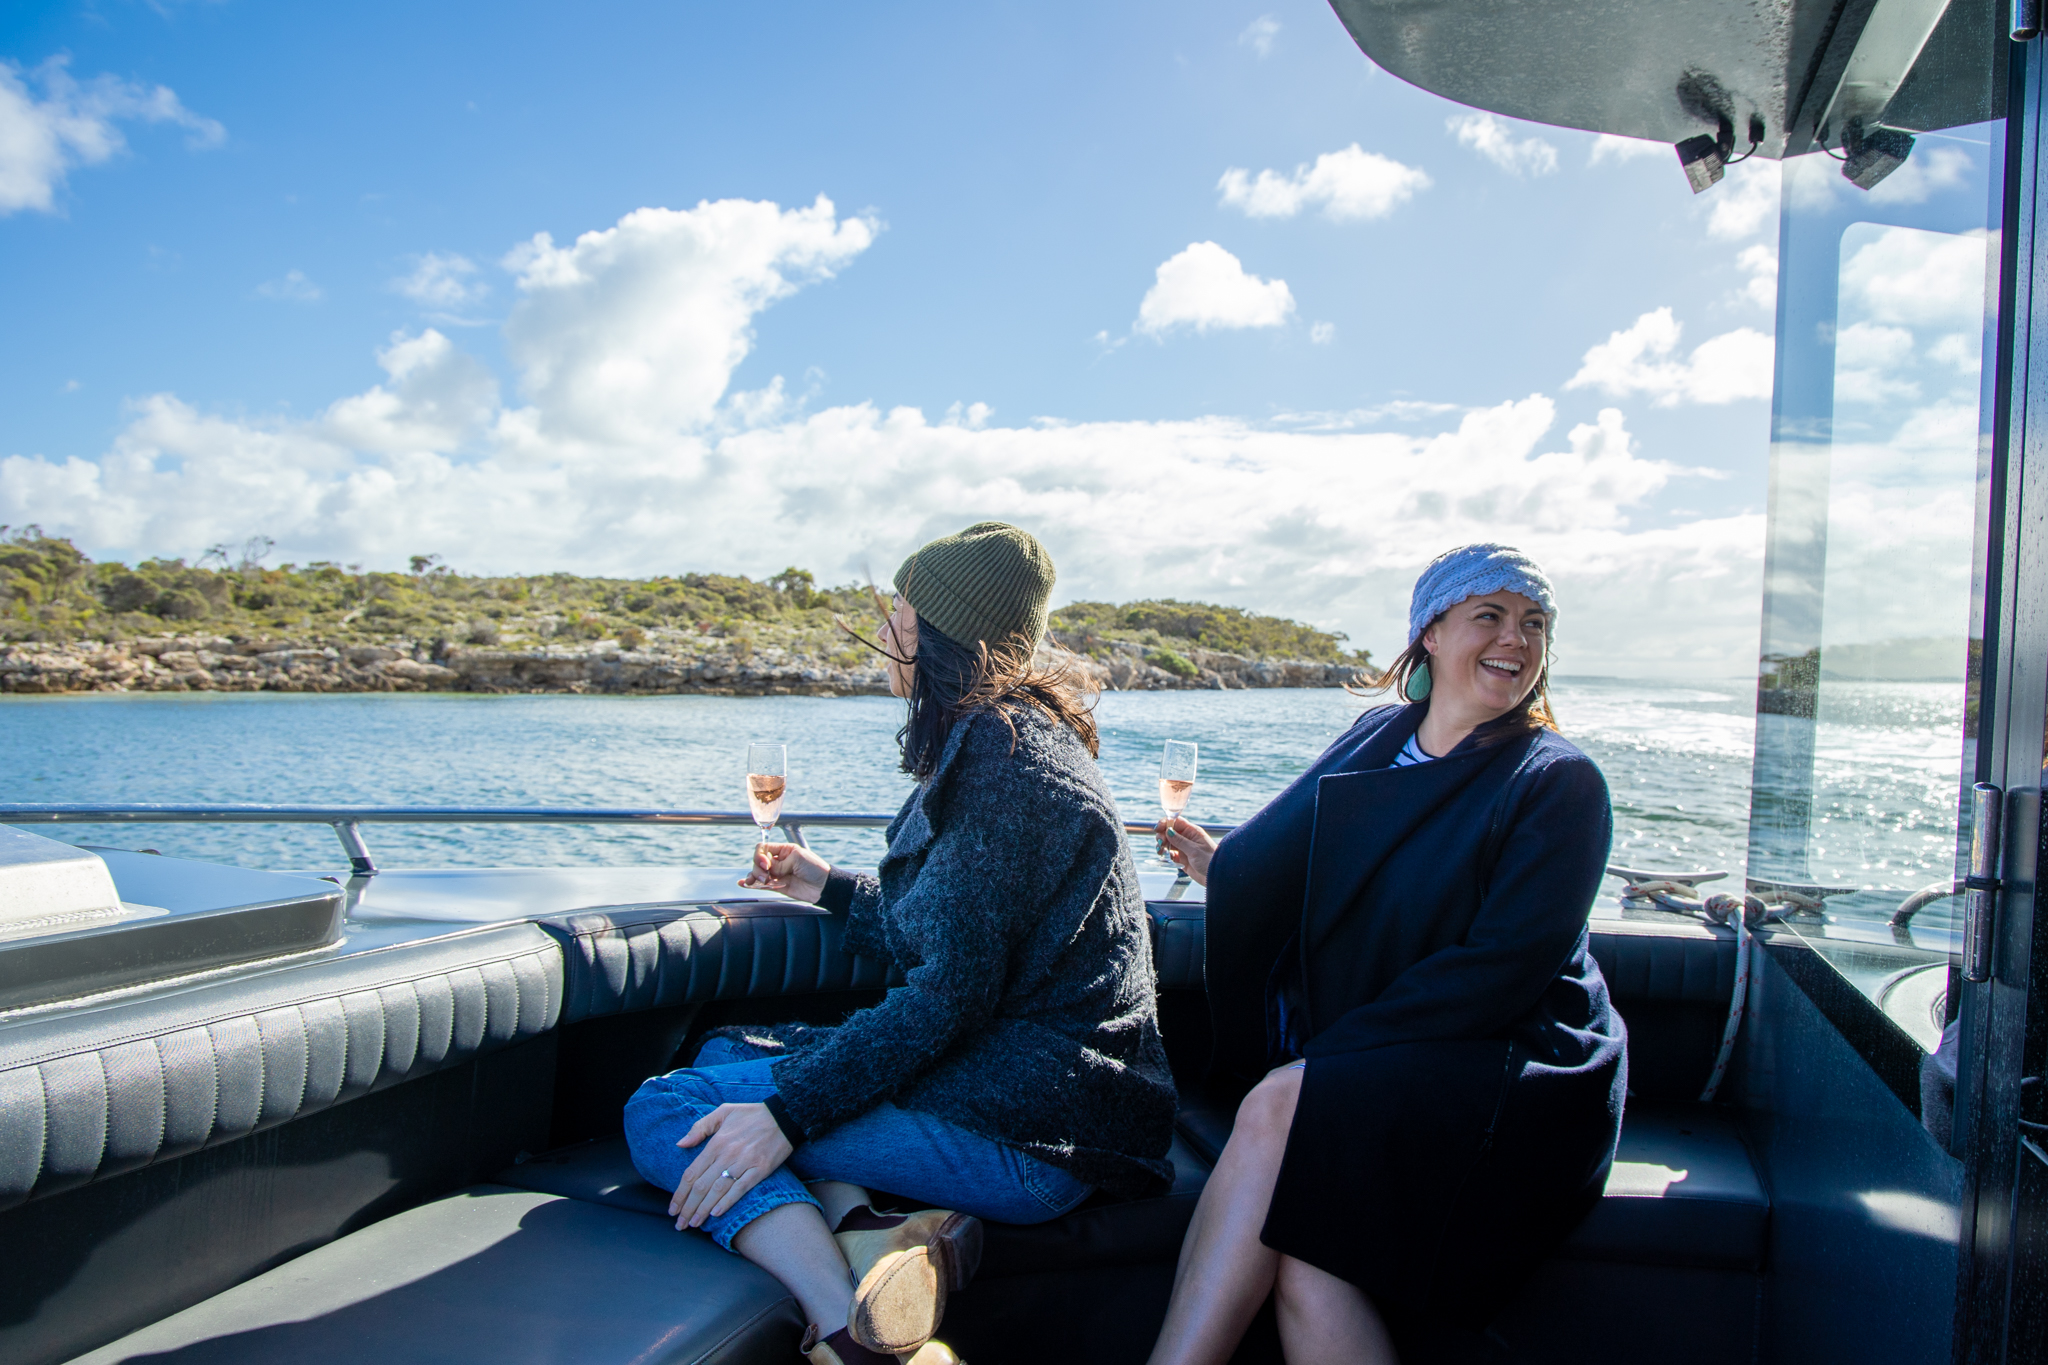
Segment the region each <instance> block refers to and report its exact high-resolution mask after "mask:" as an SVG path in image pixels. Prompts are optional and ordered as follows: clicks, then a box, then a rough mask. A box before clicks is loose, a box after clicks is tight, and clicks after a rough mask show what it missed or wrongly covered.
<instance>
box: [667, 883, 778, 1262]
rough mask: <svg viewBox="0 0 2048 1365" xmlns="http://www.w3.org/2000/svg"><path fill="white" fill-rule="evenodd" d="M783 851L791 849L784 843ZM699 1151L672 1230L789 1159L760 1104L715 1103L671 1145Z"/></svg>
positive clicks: (705, 1215)
mask: <svg viewBox="0 0 2048 1365" xmlns="http://www.w3.org/2000/svg"><path fill="white" fill-rule="evenodd" d="M783 847H785V848H789V847H793V845H788V844H785V845H783ZM699 1143H702V1144H703V1145H704V1150H703V1151H701V1152H699V1153H697V1159H696V1160H695V1161H693V1162H691V1163H690V1169H689V1170H687V1171H684V1172H683V1179H682V1182H681V1183H680V1184H678V1185H677V1186H676V1192H675V1194H674V1195H672V1196H670V1198H669V1201H668V1212H669V1216H670V1217H671V1218H673V1219H675V1220H676V1231H678V1232H680V1231H682V1230H683V1229H684V1228H698V1227H702V1226H704V1223H705V1221H706V1220H707V1219H711V1218H716V1217H718V1216H719V1215H720V1214H722V1213H725V1212H727V1211H728V1210H730V1209H731V1208H732V1206H733V1205H734V1204H737V1203H739V1202H740V1199H741V1198H742V1197H743V1196H744V1195H745V1194H746V1192H747V1191H748V1190H751V1189H753V1188H754V1186H756V1185H758V1184H760V1183H761V1182H762V1181H763V1180H765V1179H767V1178H768V1177H769V1176H771V1175H773V1174H775V1172H776V1171H777V1170H778V1169H780V1168H781V1166H782V1163H783V1162H785V1161H787V1160H789V1154H790V1152H791V1150H793V1149H792V1148H791V1147H790V1145H789V1139H788V1138H786V1137H784V1136H783V1135H782V1129H781V1128H780V1127H779V1126H778V1125H777V1124H776V1122H775V1116H774V1115H773V1114H771V1113H769V1112H768V1106H767V1105H765V1104H721V1105H719V1106H718V1107H717V1108H716V1109H714V1110H712V1111H711V1112H710V1113H708V1114H706V1115H705V1116H704V1117H703V1118H701V1119H698V1120H697V1121H696V1122H695V1123H694V1124H692V1125H691V1126H690V1131H689V1132H687V1133H685V1134H683V1139H682V1141H680V1142H678V1143H677V1144H676V1146H678V1147H682V1148H690V1147H695V1146H696V1145H697V1144H699Z"/></svg>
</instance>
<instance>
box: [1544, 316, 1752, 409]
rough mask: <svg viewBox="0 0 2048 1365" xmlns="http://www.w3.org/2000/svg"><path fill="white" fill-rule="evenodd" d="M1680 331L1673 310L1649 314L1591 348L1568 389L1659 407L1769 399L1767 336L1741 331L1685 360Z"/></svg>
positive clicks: (1702, 346) (1709, 343) (1704, 344)
mask: <svg viewBox="0 0 2048 1365" xmlns="http://www.w3.org/2000/svg"><path fill="white" fill-rule="evenodd" d="M1682 330H1683V328H1682V325H1681V324H1680V323H1679V322H1678V320H1677V319H1676V318H1674V317H1673V316H1672V315H1671V310H1670V309H1669V308H1659V309H1656V310H1655V311H1653V312H1648V313H1645V314H1643V315H1642V316H1641V317H1639V318H1637V319H1636V320H1635V323H1634V325H1632V326H1630V327H1628V328H1627V329H1625V330H1623V331H1619V332H1615V333H1613V334H1612V335H1611V336H1609V337H1608V338H1607V340H1605V341H1603V342H1601V343H1599V344H1598V345H1596V346H1594V347H1592V348H1591V349H1589V350H1588V351H1587V352H1586V354H1585V357H1584V359H1583V361H1582V362H1581V363H1580V365H1579V371H1578V373H1577V374H1574V375H1573V376H1572V377H1571V378H1570V379H1569V380H1568V381H1566V383H1565V387H1566V388H1568V389H1582V388H1595V389H1599V390H1600V391H1601V392H1602V393H1605V394H1607V395H1609V396H1610V397H1614V398H1621V397H1625V396H1627V395H1629V394H1636V393H1642V394H1648V395H1650V396H1651V397H1652V398H1653V399H1654V400H1655V401H1656V404H1657V406H1658V407H1671V406H1673V405H1675V404H1678V403H1733V402H1736V401H1738V400H1740V399H1744V398H1769V397H1770V396H1771V362H1772V359H1773V355H1774V352H1773V350H1772V345H1771V339H1770V338H1769V337H1767V336H1765V335H1764V334H1763V333H1761V332H1758V331H1755V330H1753V329H1751V328H1748V327H1738V328H1736V329H1735V330H1734V331H1732V332H1723V333H1722V334H1721V335H1720V336H1717V337H1710V338H1709V339H1707V340H1706V341H1703V342H1701V343H1700V344H1699V345H1698V346H1697V347H1695V348H1694V349H1693V352H1692V354H1691V355H1690V356H1687V357H1685V358H1683V359H1681V358H1680V357H1679V355H1678V340H1679V335H1680V333H1681V331H1682Z"/></svg>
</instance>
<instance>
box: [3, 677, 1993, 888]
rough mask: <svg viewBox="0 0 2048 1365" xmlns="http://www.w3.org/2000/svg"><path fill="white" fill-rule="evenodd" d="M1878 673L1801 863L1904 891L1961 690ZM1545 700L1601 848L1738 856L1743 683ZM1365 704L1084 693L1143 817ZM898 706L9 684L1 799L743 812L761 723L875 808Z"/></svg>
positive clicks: (1266, 768)
mask: <svg viewBox="0 0 2048 1365" xmlns="http://www.w3.org/2000/svg"><path fill="white" fill-rule="evenodd" d="M1873 686H1879V687H1881V688H1887V689H1890V690H1889V691H1887V693H1886V697H1885V698H1882V699H1867V702H1866V704H1865V705H1864V706H1863V708H1862V710H1861V711H1859V712H1857V713H1855V714H1845V715H1843V716H1842V717H1839V718H1837V717H1830V716H1823V717H1822V721H1823V725H1822V730H1821V734H1820V737H1819V746H1818V749H1819V752H1818V756H1817V773H1818V776H1819V777H1820V778H1821V780H1822V783H1823V790H1824V791H1825V792H1840V793H1841V795H1840V797H1839V799H1838V801H1837V805H1838V806H1839V807H1840V808H1839V809H1834V810H1830V809H1823V810H1821V811H1820V812H1819V813H1818V814H1819V818H1820V819H1821V821H1822V823H1823V825H1824V826H1825V827H1826V828H1827V829H1828V830H1830V831H1832V832H1831V833H1830V834H1829V835H1828V838H1827V839H1826V840H1825V841H1823V842H1822V844H1821V845H1820V846H1821V848H1822V853H1823V861H1825V862H1826V863H1827V866H1825V867H1822V866H1819V865H1816V867H1815V873H1816V875H1817V876H1822V877H1833V878H1838V879H1839V878H1858V879H1860V880H1858V881H1850V882H1847V883H1845V884H1869V885H1875V884H1877V883H1876V882H1875V881H1871V880H1870V879H1871V877H1873V876H1875V877H1876V878H1877V880H1878V881H1882V882H1883V883H1884V884H1886V885H1896V886H1901V887H1905V886H1919V885H1922V884H1924V883H1925V882H1927V881H1930V880H1936V879H1938V878H1940V877H1943V876H1946V875H1948V870H1947V866H1946V864H1945V862H1944V859H1945V857H1946V856H1947V852H1946V850H1947V848H1948V847H1949V846H1950V842H1949V841H1952V832H1953V829H1954V793H1955V790H1956V784H1957V771H1958V768H1957V765H1958V752H1957V747H1956V741H1955V736H1956V733H1957V726H1958V724H1959V718H1960V712H1961V685H1960V684H1884V685H1873ZM1894 694H1896V695H1894ZM1951 694H1953V695H1951ZM1553 696H1554V698H1555V702H1556V708H1557V712H1558V715H1559V718H1560V721H1561V723H1562V724H1563V727H1564V729H1565V732H1566V734H1567V735H1569V736H1570V737H1571V738H1572V739H1573V740H1574V741H1575V742H1576V743H1578V744H1579V745H1580V746H1581V747H1583V748H1584V749H1585V751H1586V752H1587V753H1588V754H1590V755H1591V756H1592V757H1593V758H1594V759H1595V760H1596V761H1597V762H1598V763H1599V764H1600V766H1601V768H1602V769H1603V770H1604V771H1605V772H1606V774H1607V780H1608V782H1609V784H1610V786H1611V788H1612V790H1613V794H1614V813H1615V844H1614V853H1613V861H1614V862H1616V863H1619V864H1622V865H1625V866H1630V867H1638V868H1654V869H1665V870H1672V869H1684V870H1695V871H1696V870H1704V869H1722V870H1726V871H1728V872H1729V873H1730V874H1731V880H1732V879H1733V878H1735V877H1739V876H1740V875H1741V873H1742V870H1743V865H1744V851H1745V849H1746V846H1747V838H1748V824H1749V783H1750V769H1751V762H1750V755H1751V747H1752V743H1753V738H1754V733H1755V717H1754V700H1753V698H1754V690H1753V685H1752V684H1750V683H1748V682H1746V681H1744V680H1730V681H1728V682H1725V683H1712V682H1710V683H1687V684H1673V683H1666V682H1652V681H1632V680H1616V679H1596V678H1572V679H1566V678H1560V679H1559V680H1558V681H1557V683H1556V684H1555V686H1554V688H1553ZM1880 702H1882V703H1883V704H1880ZM1371 704H1373V702H1372V701H1371V700H1368V699H1362V698H1359V697H1356V696H1353V695H1351V694H1350V693H1348V692H1345V691H1342V690H1339V689H1319V690H1308V689H1276V690H1269V691H1243V692H1235V691H1234V692H1207V691H1204V692H1115V693H1108V694H1105V695H1104V696H1103V697H1102V698H1101V700H1100V704H1099V707H1098V709H1097V712H1096V714H1097V717H1098V720H1099V723H1100V725H1101V731H1102V757H1101V763H1102V770H1103V773H1104V775H1105V776H1106V777H1107V779H1108V781H1109V784H1110V788H1111V790H1112V791H1113V792H1114V793H1115V795H1116V797H1117V800H1118V802H1119V804H1120V805H1121V806H1122V808H1123V812H1124V815H1125V816H1126V818H1128V819H1132V820H1147V821H1149V820H1154V819H1156V818H1158V815H1159V811H1158V806H1157V802H1158V776H1159V756H1160V750H1161V746H1162V745H1163V744H1164V742H1165V741H1167V740H1169V739H1180V740H1193V741H1195V742H1196V743H1197V744H1199V745H1200V746H1201V755H1200V770H1199V775H1198V779H1197V782H1196V785H1195V790H1194V799H1193V801H1192V803H1191V804H1190V806H1189V807H1188V812H1187V813H1188V815H1189V817H1190V818H1193V819H1196V820H1201V821H1204V822H1212V823H1220V824H1228V823H1233V822H1235V821H1239V820H1242V819H1244V818H1245V817H1246V816H1248V815H1250V814H1251V813H1252V812H1254V811H1255V810H1257V809H1258V808H1259V807H1260V806H1261V805H1263V804H1264V803H1265V802H1266V801H1268V800H1270V799H1271V798H1272V797H1273V795H1274V794H1275V793H1277V792H1278V791H1279V790H1280V789H1281V788H1282V787H1284V786H1285V785H1286V784H1287V782H1288V781H1290V780H1291V779H1292V778H1293V777H1295V776H1296V775H1297V774H1299V773H1300V772H1301V771H1302V769H1303V768H1304V767H1305V766H1306V765H1307V764H1308V763H1309V762H1310V761H1312V760H1313V759H1314V758H1315V756H1316V755H1317V754H1318V753H1320V752H1321V751H1322V750H1323V749H1324V747H1325V746H1327V745H1328V744H1329V743H1330V742H1331V741H1332V740H1333V739H1335V738H1336V737H1337V736H1338V735H1339V734H1340V733H1342V732H1343V730H1344V728H1345V727H1346V726H1348V725H1349V724H1350V723H1351V722H1352V721H1353V720H1354V719H1355V718H1356V717H1357V715H1358V714H1359V712H1360V711H1361V710H1363V709H1364V708H1365V707H1367V706H1368V705H1371ZM902 716H903V707H902V704H901V703H900V702H897V701H895V700H893V699H891V698H887V697H837V698H834V697H706V696H666V697H590V696H470V695H462V694H411V695H408V694H398V695H391V694H374V695H342V696H307V695H283V694H271V693H253V694H250V693H226V694H223V693H192V694H178V695H163V694H155V695H146V696H141V695H102V694H95V695H85V696H71V697H13V698H7V699H4V700H0V755H4V767H0V800H6V801H15V802H34V803H58V802H106V803H113V802H145V801H151V802H154V801H162V802H185V803H203V802H222V803H239V802H267V803H278V804H290V805H325V804H331V805H357V804H366V805H367V804H390V805H417V806H458V805H459V806H628V807H646V808H660V809H665V810H743V809H744V808H745V804H746V803H745V774H744V755H745V749H746V745H747V744H748V743H749V742H750V741H754V740H774V741H779V742H782V743H785V744H787V745H788V746H789V793H788V797H787V800H786V802H785V805H784V809H785V810H786V811H789V812H791V813H798V812H806V811H854V812H874V813H880V814H888V813H892V812H894V811H895V810H896V808H897V807H898V806H899V805H900V804H901V803H902V801H903V798H904V796H905V794H906V793H907V792H908V791H909V790H910V786H911V782H910V779H909V778H908V777H906V776H905V775H904V774H903V773H902V772H901V771H899V769H898V767H897V752H896V744H895V735H896V731H897V728H898V726H899V725H900V724H901V723H902ZM1831 799H1833V798H1831ZM1830 820H1832V821H1833V823H1832V824H1829V823H1827V822H1828V821H1830ZM33 828H36V829H37V830H38V832H41V833H46V834H52V835H55V836H56V837H59V838H64V839H67V840H69V841H71V842H74V843H85V844H104V845H109V846H114V847H124V848H153V849H158V850H160V851H162V852H164V853H167V854H173V855H177V856H183V857H193V858H204V859H214V860H219V861H225V862H235V863H241V864H243V865H247V866H257V867H275V868H298V869H323V870H339V869H342V868H344V867H345V865H346V864H345V860H344V859H343V858H342V857H341V853H340V848H339V845H338V844H337V843H336V841H335V839H334V837H333V835H332V833H331V832H330V831H328V830H327V829H326V828H325V827H323V826H317V825H315V826H291V825H189V824H188V825H66V826H49V825H43V826H36V827H33ZM363 834H364V837H365V838H366V839H367V840H368V841H369V843H370V847H371V849H372V851H373V852H374V854H375V855H376V858H377V860H378V862H379V864H380V865H382V866H386V867H463V866H467V867H477V866H546V865H570V864H586V865H587V864H606V863H610V864H627V863H642V864H644V863H732V862H738V861H742V860H744V857H745V850H746V848H747V847H748V846H749V845H750V844H751V842H752V840H753V838H754V835H753V832H752V830H751V828H743V829H726V830H716V829H683V828H673V827H671V828H667V829H653V830H650V829H637V828H625V827H616V826H588V825H495V826H493V825H415V826H405V825H369V826H366V827H365V828H364V830H363ZM811 837H812V841H813V843H814V845H816V846H817V847H818V848H819V849H820V851H821V852H823V853H825V854H826V855H827V856H828V857H832V858H835V859H838V860H842V861H847V862H872V861H873V860H874V858H875V857H876V856H877V855H878V853H879V851H880V847H881V845H880V840H879V837H878V836H876V835H874V834H870V833H864V832H857V831H831V830H818V831H814V832H813V833H812V836H811ZM1140 852H1141V855H1149V852H1150V850H1149V846H1144V845H1141V848H1140ZM1887 860H1889V861H1888V862H1887ZM1837 863H1840V864H1841V865H1840V866H1836V865H1835V864H1837ZM1879 863H1884V864H1885V865H1884V866H1882V867H1879V866H1877V864H1879Z"/></svg>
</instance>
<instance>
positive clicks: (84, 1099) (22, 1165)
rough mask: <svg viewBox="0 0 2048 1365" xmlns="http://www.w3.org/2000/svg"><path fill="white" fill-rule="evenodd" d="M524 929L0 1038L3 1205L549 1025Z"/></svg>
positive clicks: (280, 973)
mask: <svg viewBox="0 0 2048 1365" xmlns="http://www.w3.org/2000/svg"><path fill="white" fill-rule="evenodd" d="M561 962H562V957H561V952H560V950H559V949H558V947H557V946H556V944H555V942H554V941H553V940H552V939H550V938H549V937H548V935H546V934H545V933H543V932H542V931H541V930H539V929H536V928H534V927H533V926H532V925H528V924H513V925H503V926H498V927H495V928H489V929H484V930H480V931H471V932H466V933H461V934H456V935H450V936H448V937H445V938H441V939H436V940H431V941H428V942H424V943H418V942H415V943H409V944H406V945H403V946H402V947H399V948H394V949H389V950H382V951H367V952H360V953H351V954H344V955H341V956H334V955H331V954H329V955H323V956H321V957H319V958H317V959H315V960H311V961H306V962H301V963H297V964H294V965H292V966H287V967H281V968H274V969H271V970H267V971H264V972H261V973H258V974H255V975H241V976H237V977H234V978H232V979H228V980H218V981H213V982H210V983H203V984H197V985H192V986H189V987H186V988H184V989H180V990H174V991H169V992H165V993H162V994H157V995H151V996H147V997H143V998H140V999H132V1000H125V1001H122V1000H116V1001H110V1002H108V1003H105V1004H101V1005H98V1006H95V1005H93V1004H92V1003H91V1002H84V1003H81V1004H74V1005H72V1006H71V1007H69V1008H66V1009H65V1010H63V1011H61V1012H57V1013H52V1014H51V1015H49V1016H48V1017H47V1018H36V1019H24V1020H21V1021H19V1022H16V1023H15V1024H14V1025H13V1026H11V1027H9V1028H7V1029H5V1030H0V1208H7V1207H11V1206H13V1205H15V1204H19V1203H21V1202H22V1201H24V1200H27V1199H30V1198H33V1197H40V1196H43V1195H47V1194H52V1193H55V1192H56V1191H59V1190H63V1189H69V1188H72V1187H74V1186H77V1185H82V1184H84V1183H86V1182H87V1181H90V1180H94V1179H98V1178H101V1177H104V1176H111V1175H116V1174H119V1173H121V1172H123V1171H129V1170H134V1169H137V1168H139V1167H142V1166H146V1165H149V1164H150V1163H152V1162H156V1161H162V1160H167V1159H170V1158H174V1157H178V1156H182V1155H184V1154H186V1153H188V1152H195V1151H198V1150H199V1149H201V1148H204V1147H211V1146H214V1145H216V1144H219V1143H223V1142H228V1141H231V1140H233V1139H235V1138H239V1137H242V1136H245V1135H247V1134H249V1133H253V1132H256V1131H257V1130H259V1129H263V1128H270V1127H275V1126H276V1125H278V1124H282V1123H288V1122H290V1121H291V1120H292V1119H295V1118H297V1117H299V1116H300V1115H303V1114H308V1113H311V1112H313V1111H315V1110H319V1109H323V1108H326V1107H328V1106H329V1105H333V1104H337V1103H340V1102H342V1101H344V1100H349V1099H353V1098H355V1097H356V1096H357V1095H361V1094H365V1093H367V1092H369V1091H371V1090H373V1089H376V1088H379V1087H381V1086H386V1085H392V1084H396V1083H397V1082H399V1081H403V1080H406V1079H408V1078H410V1077H413V1076H419V1075H423V1074H425V1073H427V1072H430V1071H435V1070H438V1069H440V1068H442V1067H445V1066H452V1065H455V1064H457V1063H459V1062H462V1061H465V1060H467V1059H468V1058H470V1057H472V1056H475V1055H477V1054H478V1053H481V1052H486V1051H490V1050H493V1049H496V1048H499V1047H503V1046H506V1045H508V1044H510V1043H513V1042H516V1041H518V1040H520V1039H522V1038H529V1037H533V1036H535V1035H538V1034H541V1033H545V1032H547V1031H548V1030H549V1029H552V1028H553V1027H555V1025H556V1023H557V1022H558V1021H559V1018H560V1014H561V1006H562V967H561Z"/></svg>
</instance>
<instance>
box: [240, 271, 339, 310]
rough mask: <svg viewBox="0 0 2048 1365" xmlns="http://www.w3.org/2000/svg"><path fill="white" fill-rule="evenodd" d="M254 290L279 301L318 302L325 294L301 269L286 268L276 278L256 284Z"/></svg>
mask: <svg viewBox="0 0 2048 1365" xmlns="http://www.w3.org/2000/svg"><path fill="white" fill-rule="evenodd" d="M256 292H257V293H258V294H260V295H262V296H263V297H264V298H266V299H276V300H278V301H279V302H281V303H318V302H320V300H321V299H322V298H323V297H324V296H325V295H324V291H322V290H321V288H320V286H319V285H317V284H315V283H313V282H312V281H311V280H309V279H307V278H306V272H305V271H303V270H287V271H285V272H284V274H283V275H282V276H280V277H279V278H277V279H274V280H265V281H264V282H263V283H261V284H259V285H257V286H256Z"/></svg>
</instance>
